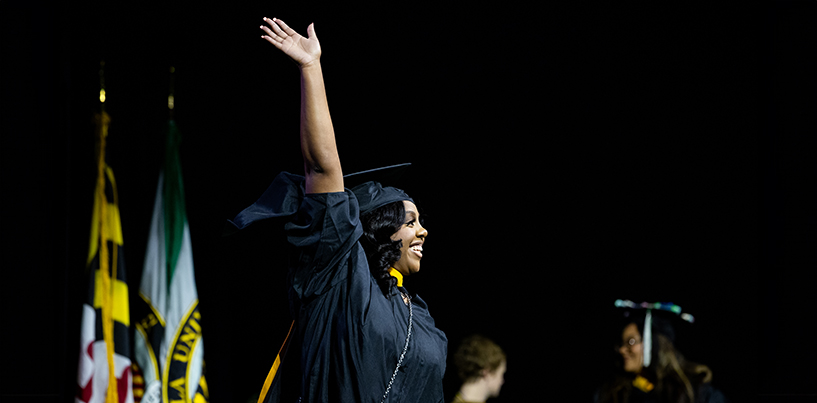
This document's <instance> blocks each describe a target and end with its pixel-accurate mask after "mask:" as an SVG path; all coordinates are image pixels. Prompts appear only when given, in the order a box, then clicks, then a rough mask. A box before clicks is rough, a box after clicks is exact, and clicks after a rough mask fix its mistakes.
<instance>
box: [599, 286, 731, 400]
mask: <svg viewBox="0 0 817 403" xmlns="http://www.w3.org/2000/svg"><path fill="white" fill-rule="evenodd" d="M615 305H616V307H617V308H619V310H620V311H621V312H620V313H622V316H621V321H620V322H619V327H618V333H617V334H618V335H619V336H618V337H619V338H618V339H617V343H616V346H615V350H616V353H617V356H618V358H619V363H618V365H617V373H616V374H615V376H614V378H613V380H611V381H609V382H607V383H606V384H604V385H603V386H602V387H601V388H600V389H599V390H598V391H597V392H596V393H595V395H594V403H670V402H671V403H726V402H728V400H727V399H726V397H725V396H724V395H723V393H722V392H721V391H719V390H718V389H716V388H714V387H713V386H712V384H711V381H712V371H711V370H710V369H709V367H707V366H706V365H703V364H700V363H696V362H692V361H689V360H687V359H686V358H684V356H683V354H681V352H680V351H678V349H677V348H676V347H675V341H676V328H677V327H678V325H680V324H682V323H691V322H693V321H694V318H693V317H692V316H691V315H689V314H686V313H682V310H681V307H679V306H678V305H675V304H672V303H641V304H636V303H633V302H631V301H626V300H618V301H616V304H615Z"/></svg>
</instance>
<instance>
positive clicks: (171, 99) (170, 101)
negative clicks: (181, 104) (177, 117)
mask: <svg viewBox="0 0 817 403" xmlns="http://www.w3.org/2000/svg"><path fill="white" fill-rule="evenodd" d="M175 73H176V68H175V67H173V66H170V95H168V96H167V109H169V110H170V116H171V118H172V117H173V108H174V107H176V97H175V95H176V83H175Z"/></svg>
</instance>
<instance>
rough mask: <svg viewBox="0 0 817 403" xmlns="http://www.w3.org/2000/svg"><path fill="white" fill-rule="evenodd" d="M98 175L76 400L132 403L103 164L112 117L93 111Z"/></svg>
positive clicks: (115, 210) (114, 215) (123, 287)
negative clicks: (94, 115) (95, 121)
mask: <svg viewBox="0 0 817 403" xmlns="http://www.w3.org/2000/svg"><path fill="white" fill-rule="evenodd" d="M96 120H97V135H98V138H97V140H98V143H97V145H98V150H97V158H98V167H99V171H98V177H97V184H96V191H95V193H94V211H93V218H92V220H91V245H90V251H89V253H88V262H87V266H88V275H89V276H88V295H87V299H86V300H85V303H84V304H83V305H82V325H81V326H82V333H81V336H80V357H79V371H78V376H77V378H78V379H77V381H78V390H77V396H76V401H77V402H88V403H91V402H107V403H114V402H121V403H132V402H133V393H132V390H131V360H130V358H128V357H130V336H129V326H130V320H129V319H130V316H129V315H130V314H129V308H128V284H127V282H126V280H125V279H126V277H125V260H124V259H123V256H122V227H121V225H120V221H119V207H118V202H117V193H116V182H115V181H114V176H113V170H111V168H110V167H109V166H108V165H107V164H106V163H105V138H106V136H107V135H108V124H109V122H110V117H109V116H108V114H107V113H105V112H102V114H100V115H97V117H96Z"/></svg>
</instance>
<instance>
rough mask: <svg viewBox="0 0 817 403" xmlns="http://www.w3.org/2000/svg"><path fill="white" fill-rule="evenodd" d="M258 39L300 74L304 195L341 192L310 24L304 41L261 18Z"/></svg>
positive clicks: (317, 51) (279, 23) (340, 174)
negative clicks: (288, 59)
mask: <svg viewBox="0 0 817 403" xmlns="http://www.w3.org/2000/svg"><path fill="white" fill-rule="evenodd" d="M264 22H265V23H266V24H267V25H262V26H261V29H262V30H263V31H264V32H265V34H266V35H263V36H262V38H264V39H266V40H267V42H269V43H271V44H273V45H274V46H275V47H276V48H278V49H280V50H281V51H282V52H284V53H285V54H286V55H288V56H289V57H291V58H292V60H294V61H295V62H296V63H297V64H298V67H299V69H300V71H301V153H302V155H303V158H304V175H305V176H306V184H305V186H306V193H326V192H342V191H343V171H342V170H341V167H340V157H339V156H338V148H337V145H336V144H335V129H334V127H333V126H332V118H331V117H330V115H329V104H328V103H327V101H326V89H325V87H324V84H323V72H322V70H321V61H320V58H321V45H320V42H318V37H317V36H316V35H315V27H314V24H310V25H309V27H308V28H307V29H306V32H307V36H308V37H306V38H304V37H303V36H301V35H299V34H298V33H297V32H295V30H293V29H292V28H290V27H289V26H287V25H286V24H285V23H284V22H283V21H281V20H279V19H277V18H272V19H270V18H264Z"/></svg>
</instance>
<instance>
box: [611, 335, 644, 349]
mask: <svg viewBox="0 0 817 403" xmlns="http://www.w3.org/2000/svg"><path fill="white" fill-rule="evenodd" d="M636 344H641V340H638V339H636V338H635V337H630V339H629V340H627V341H625V342H623V343H621V344H619V345H617V346H616V347H615V349H616V351H618V350H619V349H621V348H622V347H624V348H633V346H635V345H636Z"/></svg>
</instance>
